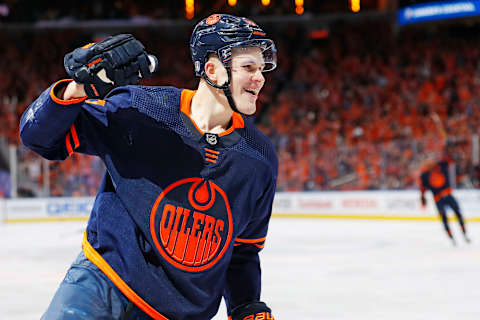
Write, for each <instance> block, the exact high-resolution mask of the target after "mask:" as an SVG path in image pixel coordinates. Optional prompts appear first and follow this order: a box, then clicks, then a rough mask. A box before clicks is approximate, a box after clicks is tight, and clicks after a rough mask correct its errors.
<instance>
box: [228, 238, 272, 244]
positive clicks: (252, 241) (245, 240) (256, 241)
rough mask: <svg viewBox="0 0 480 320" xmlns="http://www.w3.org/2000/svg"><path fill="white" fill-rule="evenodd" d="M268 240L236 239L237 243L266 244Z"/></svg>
mask: <svg viewBox="0 0 480 320" xmlns="http://www.w3.org/2000/svg"><path fill="white" fill-rule="evenodd" d="M266 239H267V238H266V237H265V238H260V239H239V238H236V239H235V242H240V243H259V242H264V241H265V240H266Z"/></svg>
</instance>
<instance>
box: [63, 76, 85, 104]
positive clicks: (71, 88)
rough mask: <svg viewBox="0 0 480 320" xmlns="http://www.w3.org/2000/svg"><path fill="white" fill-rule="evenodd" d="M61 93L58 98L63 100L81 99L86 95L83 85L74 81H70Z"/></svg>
mask: <svg viewBox="0 0 480 320" xmlns="http://www.w3.org/2000/svg"><path fill="white" fill-rule="evenodd" d="M62 91H63V92H59V94H58V96H59V97H61V98H62V99H63V100H70V99H75V98H82V97H85V96H86V95H87V94H86V92H85V87H84V85H83V84H80V83H76V82H75V81H71V82H70V83H69V84H68V85H67V86H66V87H65V88H64V89H63V90H62Z"/></svg>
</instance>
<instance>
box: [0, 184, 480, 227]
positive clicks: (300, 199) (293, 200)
mask: <svg viewBox="0 0 480 320" xmlns="http://www.w3.org/2000/svg"><path fill="white" fill-rule="evenodd" d="M454 196H455V197H456V198H457V200H458V202H459V204H460V207H461V209H462V212H463V214H464V216H465V218H466V219H467V220H469V221H480V190H475V189H472V190H470V189H469V190H457V191H455V193H454ZM93 201H94V198H93V197H79V198H32V199H8V200H0V214H1V220H2V221H4V222H36V221H60V220H85V219H87V218H88V215H89V213H90V211H91V209H92V206H93ZM427 202H428V203H427V207H426V208H422V207H421V205H420V192H419V191H417V190H406V191H343V192H340V191H325V192H278V193H277V194H276V196H275V201H274V205H273V216H274V217H285V218H346V219H389V220H437V219H438V216H437V213H436V209H435V204H434V202H433V198H432V197H431V195H430V194H429V193H428V194H427Z"/></svg>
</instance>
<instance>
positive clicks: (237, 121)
mask: <svg viewBox="0 0 480 320" xmlns="http://www.w3.org/2000/svg"><path fill="white" fill-rule="evenodd" d="M196 92H197V91H196V90H187V89H184V90H182V93H181V96H180V111H181V112H182V113H183V114H184V115H186V116H187V118H188V119H189V120H190V122H191V124H193V127H194V128H195V130H196V131H197V132H198V133H200V135H202V136H203V135H204V134H205V132H203V131H202V130H201V129H200V128H199V127H198V126H197V124H196V123H195V121H193V119H192V118H191V116H190V115H191V108H192V98H193V96H194V95H195V93H196ZM244 127H245V122H244V120H243V118H242V116H241V115H240V114H239V113H238V112H234V113H233V114H232V125H231V126H230V128H228V129H227V130H225V131H224V132H222V133H219V134H218V136H219V137H224V136H228V135H230V134H232V133H233V132H234V131H235V129H241V128H244Z"/></svg>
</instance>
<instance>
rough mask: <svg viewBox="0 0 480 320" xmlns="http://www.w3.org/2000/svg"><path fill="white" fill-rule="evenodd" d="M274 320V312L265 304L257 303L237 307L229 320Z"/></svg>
mask: <svg viewBox="0 0 480 320" xmlns="http://www.w3.org/2000/svg"><path fill="white" fill-rule="evenodd" d="M259 319H261V320H274V319H275V318H274V317H273V316H272V310H270V308H269V307H267V305H266V304H265V303H264V302H261V301H255V302H249V303H246V304H242V305H239V306H238V307H235V308H234V309H233V310H232V312H231V315H230V317H229V320H259Z"/></svg>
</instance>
